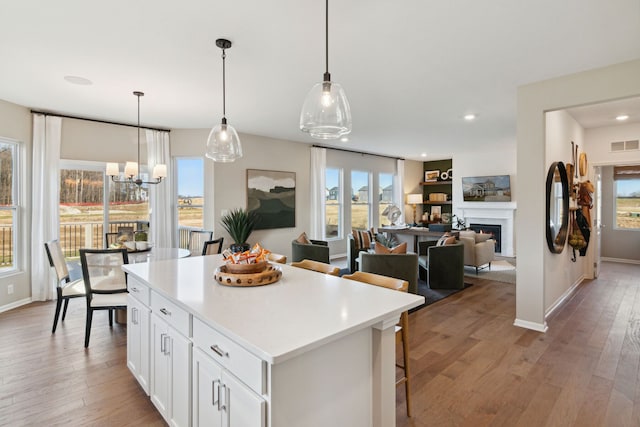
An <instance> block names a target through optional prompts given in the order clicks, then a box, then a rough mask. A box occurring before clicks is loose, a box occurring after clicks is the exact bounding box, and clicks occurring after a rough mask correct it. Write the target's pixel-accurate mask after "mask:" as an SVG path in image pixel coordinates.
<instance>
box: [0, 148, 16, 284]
mask: <svg viewBox="0 0 640 427" xmlns="http://www.w3.org/2000/svg"><path fill="white" fill-rule="evenodd" d="M17 176H18V144H17V143H16V142H12V141H9V140H5V139H2V138H0V274H1V273H4V272H9V271H13V270H15V269H17V265H16V264H17V258H16V253H17V249H18V248H16V241H17V239H16V236H17V230H18V225H19V224H18V205H17V204H18V200H19V199H18V180H17Z"/></svg>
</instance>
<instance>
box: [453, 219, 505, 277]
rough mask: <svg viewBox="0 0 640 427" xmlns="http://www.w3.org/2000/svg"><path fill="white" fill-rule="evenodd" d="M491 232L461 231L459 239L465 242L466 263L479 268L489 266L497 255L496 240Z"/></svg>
mask: <svg viewBox="0 0 640 427" xmlns="http://www.w3.org/2000/svg"><path fill="white" fill-rule="evenodd" d="M490 237H491V235H490V234H483V233H476V232H475V231H472V230H464V231H460V236H459V239H460V241H461V242H462V243H463V244H464V265H469V266H471V267H475V268H476V274H478V269H480V268H486V267H489V269H491V261H493V260H494V259H495V256H496V241H495V240H493V239H491V238H490Z"/></svg>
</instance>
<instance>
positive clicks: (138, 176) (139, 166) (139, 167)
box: [136, 92, 142, 178]
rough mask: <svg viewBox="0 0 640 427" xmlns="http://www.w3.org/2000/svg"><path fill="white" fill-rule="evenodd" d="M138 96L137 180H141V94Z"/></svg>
mask: <svg viewBox="0 0 640 427" xmlns="http://www.w3.org/2000/svg"><path fill="white" fill-rule="evenodd" d="M136 96H137V97H138V175H137V176H136V178H140V169H141V167H142V166H141V165H140V96H141V93H140V92H137V93H136Z"/></svg>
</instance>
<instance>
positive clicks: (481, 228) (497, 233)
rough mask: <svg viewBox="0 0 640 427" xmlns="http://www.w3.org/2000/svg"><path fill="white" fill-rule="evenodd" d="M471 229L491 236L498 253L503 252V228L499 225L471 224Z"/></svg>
mask: <svg viewBox="0 0 640 427" xmlns="http://www.w3.org/2000/svg"><path fill="white" fill-rule="evenodd" d="M469 228H470V229H471V230H473V231H475V232H476V233H484V234H491V238H492V239H493V240H495V241H496V252H498V253H501V252H502V226H501V225H499V224H469Z"/></svg>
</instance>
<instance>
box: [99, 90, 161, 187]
mask: <svg viewBox="0 0 640 427" xmlns="http://www.w3.org/2000/svg"><path fill="white" fill-rule="evenodd" d="M133 94H134V95H135V96H137V97H138V161H137V162H127V163H126V164H125V166H124V176H125V179H116V177H117V176H118V175H119V174H120V171H119V170H118V164H117V163H107V176H110V177H111V181H113V182H116V183H119V184H136V185H137V186H139V187H140V186H142V184H159V183H160V182H161V181H162V178H166V176H167V165H164V164H157V165H155V166H154V167H153V175H152V178H153V179H154V181H143V180H142V177H141V175H140V174H139V171H140V166H139V165H140V97H141V96H144V92H139V91H135V92H133ZM134 177H135V179H134Z"/></svg>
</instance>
